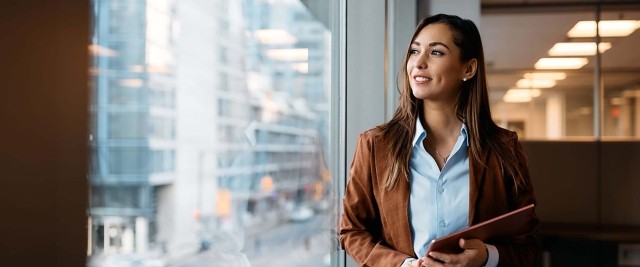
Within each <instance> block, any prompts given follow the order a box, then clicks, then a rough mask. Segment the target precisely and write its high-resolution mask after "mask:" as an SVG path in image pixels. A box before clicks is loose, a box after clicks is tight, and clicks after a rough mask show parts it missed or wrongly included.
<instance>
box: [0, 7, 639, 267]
mask: <svg viewBox="0 0 640 267" xmlns="http://www.w3.org/2000/svg"><path fill="white" fill-rule="evenodd" d="M437 13H449V14H456V15H459V16H461V17H463V18H469V19H471V20H473V21H474V22H475V23H476V25H477V26H478V27H479V29H480V32H481V35H482V39H483V46H484V51H485V61H486V62H485V63H486V67H487V71H488V73H487V77H488V81H489V88H490V102H491V106H492V111H493V113H492V114H493V118H494V120H495V121H496V122H497V123H498V124H499V125H500V126H502V127H504V128H508V129H510V130H513V131H516V132H517V133H518V135H519V137H520V139H521V141H522V143H523V145H524V147H525V150H526V152H527V155H528V159H529V166H530V171H531V174H532V179H533V183H534V188H535V193H536V195H537V197H538V201H539V205H538V207H537V213H538V215H539V216H540V219H541V221H542V227H541V232H540V237H541V242H542V247H543V251H541V253H540V255H539V261H538V262H535V263H531V265H532V266H640V197H639V196H638V194H637V192H638V191H640V177H639V176H638V173H640V164H638V162H640V99H639V98H640V53H638V52H637V51H636V50H637V49H638V48H639V47H640V31H638V29H639V28H640V2H638V1H587V0H528V1H527V0H455V1H436V0H432V1H416V0H385V1H381V0H376V1H371V0H349V1H339V0H237V1H235V0H234V1H228V0H180V1H177V0H136V1H130V0H127V1H125V0H92V1H80V0H52V1H35V0H33V1H19V2H18V1H6V3H2V6H0V15H1V16H0V21H1V22H2V24H0V29H1V32H3V33H5V36H6V38H3V39H2V41H0V45H1V46H0V47H2V49H0V62H2V63H1V64H0V68H1V69H0V73H3V81H4V83H3V85H2V87H3V88H2V96H3V97H2V99H3V100H4V105H2V111H1V112H0V116H2V117H1V118H2V124H3V127H2V129H3V130H2V131H0V132H2V136H3V138H0V140H2V141H3V143H2V147H4V148H5V149H3V153H2V154H1V155H2V160H0V163H1V164H2V166H1V167H2V169H4V170H5V174H3V177H2V179H1V180H2V183H3V185H2V186H1V188H2V189H3V192H2V193H1V194H0V195H2V196H3V197H4V199H5V203H6V205H3V206H4V207H3V209H6V210H3V214H6V216H4V217H5V218H6V219H5V220H3V223H2V227H1V228H0V229H2V231H3V234H2V236H3V237H4V238H3V239H4V240H5V241H3V242H0V245H1V247H0V255H2V257H0V258H2V260H3V261H6V264H2V265H3V266H5V265H6V266H41V265H45V266H50V265H53V266H185V267H186V266H300V265H305V266H356V264H355V263H354V262H353V260H352V259H351V258H350V257H349V256H348V255H346V254H345V253H344V251H342V250H341V249H340V247H339V244H338V243H337V222H338V221H339V217H340V212H341V211H340V210H341V205H342V204H341V199H342V196H343V194H344V191H343V190H344V187H345V184H346V181H347V180H348V174H347V173H348V169H349V166H350V164H351V163H350V160H351V158H352V156H353V152H354V151H353V149H354V147H355V143H354V142H355V139H356V137H357V134H358V133H359V132H362V131H364V130H366V129H370V128H372V127H374V126H375V125H378V124H381V123H383V122H384V121H386V120H388V119H389V118H391V116H392V114H393V111H394V110H395V107H396V105H397V102H396V101H397V97H398V93H397V91H396V88H397V85H396V83H397V81H396V77H397V73H398V71H399V69H400V66H399V64H401V62H402V59H403V57H404V54H405V53H406V48H407V44H408V42H409V41H410V38H411V35H412V34H413V30H414V28H415V25H416V24H417V21H418V20H419V19H420V18H423V17H426V16H429V15H433V14H437ZM596 21H599V23H596Z"/></svg>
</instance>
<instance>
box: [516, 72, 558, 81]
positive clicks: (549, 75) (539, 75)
mask: <svg viewBox="0 0 640 267" xmlns="http://www.w3.org/2000/svg"><path fill="white" fill-rule="evenodd" d="M524 78H525V79H542V80H564V79H566V78H567V74H566V73H564V72H527V73H525V74H524Z"/></svg>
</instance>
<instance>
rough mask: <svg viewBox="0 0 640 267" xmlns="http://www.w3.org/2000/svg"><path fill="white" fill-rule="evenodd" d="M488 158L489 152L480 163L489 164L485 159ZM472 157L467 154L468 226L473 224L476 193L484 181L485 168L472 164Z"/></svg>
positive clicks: (482, 165) (476, 199) (481, 165)
mask: <svg viewBox="0 0 640 267" xmlns="http://www.w3.org/2000/svg"><path fill="white" fill-rule="evenodd" d="M488 157H489V151H487V152H486V153H485V154H484V155H483V157H481V158H482V161H481V162H484V164H489V163H488V162H487V159H488ZM474 162H475V160H473V155H472V153H471V151H470V152H469V221H468V222H469V226H471V225H472V224H473V219H474V218H475V214H476V204H477V201H478V192H479V191H480V187H481V186H482V183H483V182H484V179H485V171H486V169H487V166H485V165H484V164H482V163H481V164H476V163H474Z"/></svg>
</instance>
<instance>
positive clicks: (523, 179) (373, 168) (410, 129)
mask: <svg viewBox="0 0 640 267" xmlns="http://www.w3.org/2000/svg"><path fill="white" fill-rule="evenodd" d="M485 75H486V74H485V66H484V54H483V48H482V42H481V40H480V33H479V32H478V29H477V28H476V26H475V24H474V23H473V22H472V21H470V20H466V19H461V18H459V17H457V16H449V15H442V14H440V15H436V16H432V17H429V18H426V19H424V20H423V21H421V22H420V23H419V24H418V27H417V28H416V31H415V33H414V34H413V37H412V39H411V43H410V46H409V49H408V51H407V54H406V56H405V60H404V67H403V69H402V71H401V73H400V77H401V79H402V87H401V90H400V91H401V92H400V102H399V106H398V109H397V110H396V112H395V115H394V117H393V118H392V119H391V120H390V121H389V122H387V123H385V124H383V125H380V126H378V127H376V128H374V129H372V130H369V131H366V132H364V133H362V134H360V136H359V139H358V144H357V146H356V151H355V155H354V159H353V163H352V165H351V170H350V179H349V182H348V185H347V190H346V193H345V196H344V201H343V202H344V207H343V215H342V221H341V224H340V243H341V245H342V246H343V248H344V249H345V250H346V251H347V253H349V254H350V255H351V256H352V257H353V258H354V259H355V260H356V261H357V262H358V264H360V265H361V266H474V267H476V266H497V265H500V266H532V265H533V264H534V261H535V258H536V255H537V249H538V245H537V241H536V238H535V232H536V231H537V228H538V219H537V217H536V216H534V217H533V218H532V219H531V220H530V222H529V224H528V232H527V233H526V234H523V235H520V236H513V237H511V238H508V239H499V240H497V239H496V240H487V241H486V242H487V244H485V243H483V242H482V241H481V240H478V239H468V240H463V239H461V240H460V247H461V248H462V249H463V250H464V252H462V253H460V254H445V253H439V252H432V253H430V255H428V256H427V255H425V252H426V251H427V249H428V247H429V243H430V242H431V241H432V240H433V239H435V238H437V237H440V236H444V235H447V234H449V233H452V232H455V231H457V230H459V229H462V228H465V227H467V226H469V225H473V224H477V223H479V222H483V221H486V220H488V219H491V218H493V217H496V216H499V215H502V214H504V213H507V212H509V211H512V210H515V209H517V208H520V207H523V206H526V205H528V204H532V203H536V200H535V197H534V195H533V189H532V186H531V181H530V179H529V172H528V169H527V163H526V158H525V155H524V152H523V150H522V147H521V145H520V143H519V142H518V137H517V135H516V134H515V133H514V132H511V131H507V130H504V129H502V128H500V127H498V126H497V125H496V124H495V123H494V122H493V121H492V118H491V112H490V110H489V100H488V91H487V82H486V77H485Z"/></svg>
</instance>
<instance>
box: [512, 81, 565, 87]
mask: <svg viewBox="0 0 640 267" xmlns="http://www.w3.org/2000/svg"><path fill="white" fill-rule="evenodd" d="M555 85H556V81H555V80H542V79H520V80H519V81H518V82H517V83H516V86H518V87H520V88H531V87H535V88H551V87H554V86H555Z"/></svg>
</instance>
